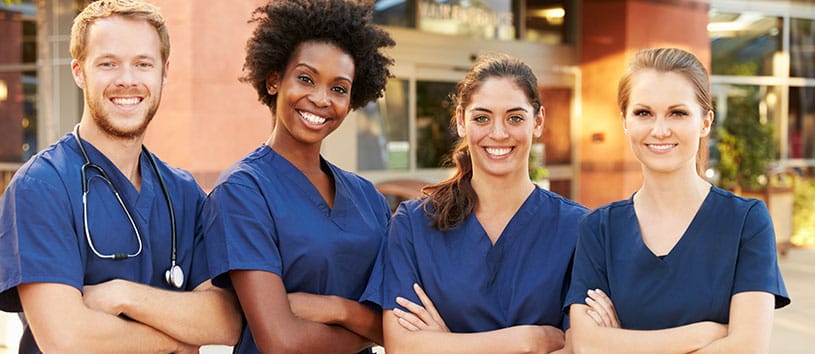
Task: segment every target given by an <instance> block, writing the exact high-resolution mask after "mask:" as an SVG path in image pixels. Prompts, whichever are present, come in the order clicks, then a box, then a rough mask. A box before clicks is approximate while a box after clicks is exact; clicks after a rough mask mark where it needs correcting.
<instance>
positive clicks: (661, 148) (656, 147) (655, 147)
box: [648, 144, 676, 150]
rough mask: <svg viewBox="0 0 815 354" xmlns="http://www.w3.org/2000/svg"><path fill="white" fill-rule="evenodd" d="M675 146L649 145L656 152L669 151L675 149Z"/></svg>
mask: <svg viewBox="0 0 815 354" xmlns="http://www.w3.org/2000/svg"><path fill="white" fill-rule="evenodd" d="M674 146H676V145H674V144H648V147H649V148H651V149H654V150H669V149H671V148H673V147H674Z"/></svg>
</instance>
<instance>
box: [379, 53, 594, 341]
mask: <svg viewBox="0 0 815 354" xmlns="http://www.w3.org/2000/svg"><path fill="white" fill-rule="evenodd" d="M453 99H454V103H455V106H456V110H455V114H454V116H453V117H452V122H451V123H452V126H453V127H454V128H455V129H456V131H457V132H458V135H459V137H460V138H461V139H460V142H459V143H458V146H457V147H456V148H455V150H454V151H453V153H452V156H451V160H452V163H453V164H454V166H455V168H456V173H455V175H454V176H453V177H451V178H450V179H448V180H446V181H443V182H441V183H438V184H435V185H431V186H428V187H426V188H424V190H423V195H424V196H423V198H422V199H421V200H412V201H407V202H404V203H402V204H401V205H400V206H399V208H398V210H397V211H396V213H395V214H394V216H393V218H392V220H391V224H390V229H389V235H388V241H387V244H386V246H385V248H384V250H383V252H382V257H381V259H382V263H383V265H384V273H383V278H382V279H383V280H382V288H381V289H380V290H381V296H382V308H383V310H384V313H383V331H384V335H385V349H386V352H387V353H388V354H393V353H397V354H398V353H406V352H409V353H544V352H551V351H554V350H557V349H560V348H561V347H562V346H563V344H564V335H563V324H564V321H563V320H564V318H563V312H562V310H561V309H562V304H563V297H564V295H565V291H566V289H567V288H568V279H569V269H570V265H571V258H572V253H573V251H574V247H575V240H576V239H577V221H578V219H579V218H580V217H581V216H582V215H584V214H585V213H586V212H587V210H586V209H585V208H584V207H582V206H580V205H579V204H577V203H575V202H572V201H570V200H567V199H565V198H563V197H561V196H558V195H556V194H554V193H551V192H548V191H546V190H543V189H541V188H539V187H537V186H536V185H535V184H534V183H532V182H531V180H530V178H529V152H530V148H531V145H532V140H533V138H534V137H539V136H540V135H541V133H542V130H543V118H544V109H543V107H542V106H541V103H540V97H539V95H538V86H537V79H536V78H535V76H534V74H533V73H532V70H531V69H530V68H529V67H528V66H527V65H526V64H524V63H523V62H521V61H519V60H518V59H515V58H512V57H510V56H507V55H502V54H493V55H486V56H482V57H480V58H479V59H478V60H477V61H476V63H475V64H474V65H473V67H472V68H471V69H470V71H469V72H468V74H467V76H466V77H465V78H464V80H462V81H461V82H459V84H458V85H457V87H456V94H455V96H454V97H453ZM369 291H370V289H369Z"/></svg>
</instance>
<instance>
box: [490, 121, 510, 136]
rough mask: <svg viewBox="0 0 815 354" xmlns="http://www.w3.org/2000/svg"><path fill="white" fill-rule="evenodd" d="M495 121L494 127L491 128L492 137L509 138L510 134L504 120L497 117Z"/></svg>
mask: <svg viewBox="0 0 815 354" xmlns="http://www.w3.org/2000/svg"><path fill="white" fill-rule="evenodd" d="M493 122H494V123H493V124H492V129H491V130H490V137H491V138H493V139H495V140H500V139H505V138H507V137H508V136H509V134H508V133H507V127H506V125H504V121H503V120H501V119H496V120H494V121H493Z"/></svg>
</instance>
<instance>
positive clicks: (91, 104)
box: [85, 91, 161, 139]
mask: <svg viewBox="0 0 815 354" xmlns="http://www.w3.org/2000/svg"><path fill="white" fill-rule="evenodd" d="M160 94H161V93H159V96H158V97H161V96H160ZM88 96H89V95H88V92H87V91H85V102H87V104H88V110H89V111H90V114H91V117H92V118H93V121H94V122H96V125H97V126H99V128H100V129H102V131H104V132H105V133H107V134H108V135H111V136H114V137H117V138H122V139H133V138H136V137H139V136H141V135H143V134H144V131H145V130H147V126H148V125H150V121H151V120H153V116H155V115H156V111H157V110H158V106H159V103H160V100H161V99H160V98H159V99H158V100H157V101H156V103H155V104H154V105H152V106H150V107H149V108H148V110H147V113H146V114H145V116H144V119H143V120H142V122H141V124H139V125H138V126H136V127H135V128H131V129H123V128H120V127H116V126H115V125H114V124H113V122H112V121H111V119H110V117H109V115H108V112H106V111H105V110H104V109H103V108H102V107H100V106H101V105H97V101H94V100H92V99H91V98H90V97H88ZM103 97H104V95H103ZM103 99H104V98H103Z"/></svg>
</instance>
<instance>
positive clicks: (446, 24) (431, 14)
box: [418, 0, 515, 39]
mask: <svg viewBox="0 0 815 354" xmlns="http://www.w3.org/2000/svg"><path fill="white" fill-rule="evenodd" d="M418 2H419V16H418V18H419V26H418V27H419V29H421V30H423V31H427V32H434V33H442V34H450V35H462V36H470V37H477V38H488V39H514V38H515V26H514V25H513V17H512V16H513V15H512V2H511V1H510V0H418Z"/></svg>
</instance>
